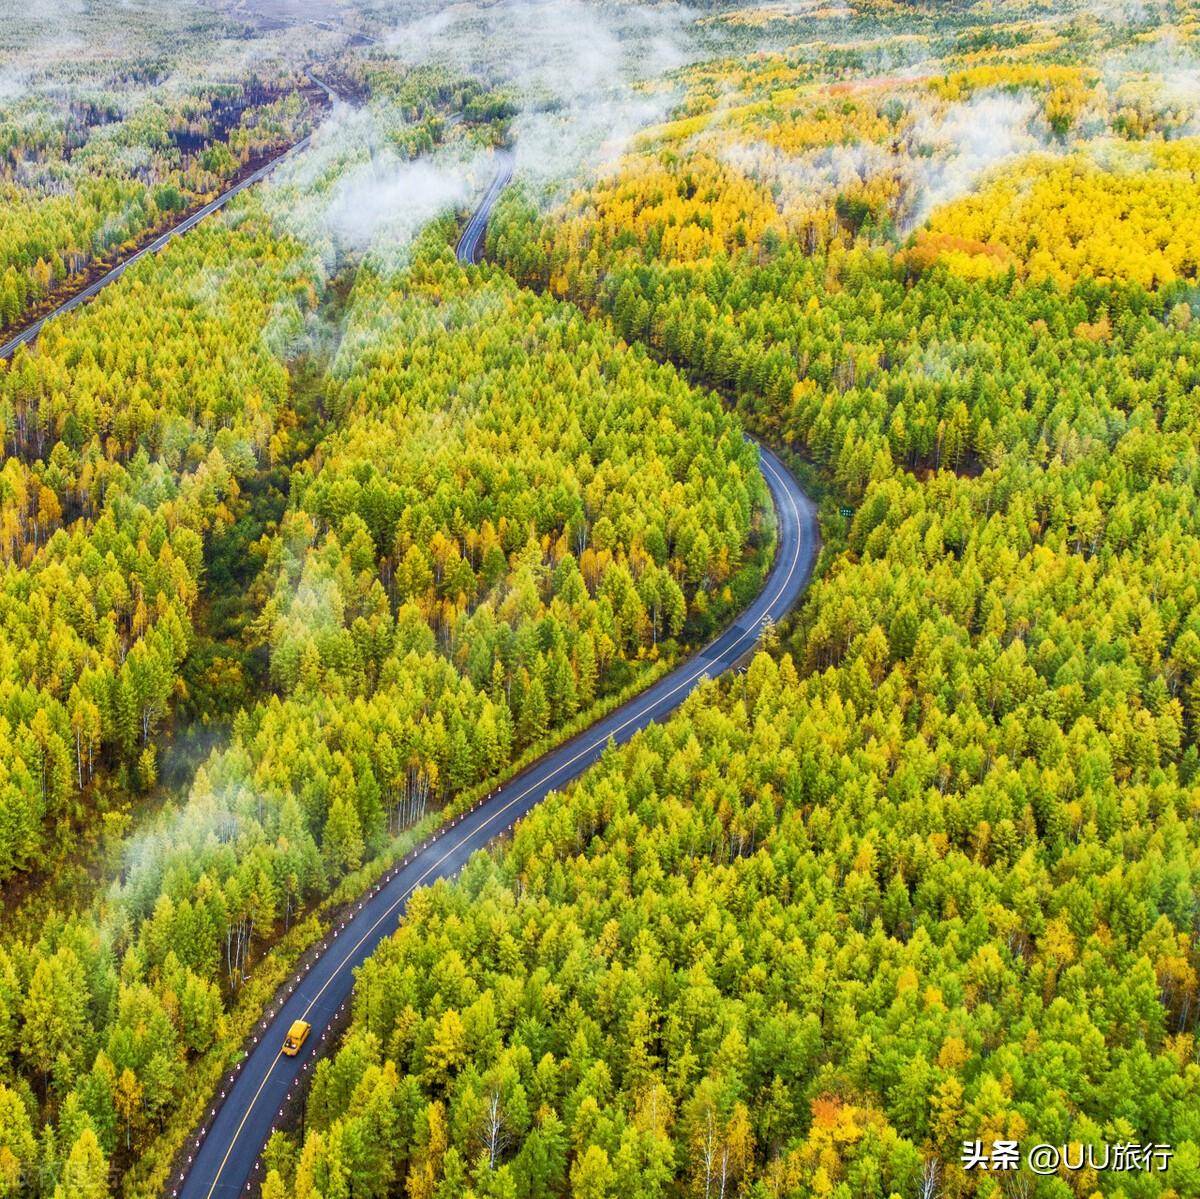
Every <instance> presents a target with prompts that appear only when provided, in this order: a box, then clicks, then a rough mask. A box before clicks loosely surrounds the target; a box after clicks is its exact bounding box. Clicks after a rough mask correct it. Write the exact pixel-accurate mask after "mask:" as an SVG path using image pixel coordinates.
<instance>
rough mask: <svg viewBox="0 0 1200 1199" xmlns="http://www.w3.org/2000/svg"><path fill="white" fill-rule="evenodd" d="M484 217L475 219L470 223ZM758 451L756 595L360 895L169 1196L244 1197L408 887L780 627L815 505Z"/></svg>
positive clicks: (471, 237) (444, 871)
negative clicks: (763, 559)
mask: <svg viewBox="0 0 1200 1199" xmlns="http://www.w3.org/2000/svg"><path fill="white" fill-rule="evenodd" d="M509 174H511V168H510V167H509V166H508V164H507V163H506V164H504V165H502V166H501V168H500V172H499V173H498V174H497V177H496V179H495V180H493V182H492V185H491V186H490V187H489V188H488V191H487V193H486V195H485V197H484V199H483V201H482V202H481V204H480V207H479V210H478V211H477V212H476V213H475V215H474V216H473V217H472V219H471V221H470V222H469V224H468V225H467V228H466V230H465V231H464V233H463V236H462V239H461V240H460V241H459V243H458V250H457V253H458V256H459V258H460V260H462V261H464V262H475V261H477V260H478V255H479V248H480V246H481V244H482V240H483V234H484V231H485V228H486V225H487V215H488V212H490V210H491V207H492V205H493V204H494V203H495V200H496V197H497V196H498V195H499V193H500V190H501V189H502V188H503V186H504V183H505V182H507V179H508V175H509ZM481 214H482V219H477V218H480V217H481ZM759 455H760V457H759V462H760V465H761V468H762V472H763V476H764V478H765V479H766V482H767V486H768V487H769V489H770V492H771V498H772V500H773V502H774V507H775V514H776V525H777V538H776V552H775V561H774V563H773V565H772V567H771V571H770V573H769V575H768V576H767V580H766V583H765V585H764V586H763V588H762V590H761V591H760V592H759V594H758V597H757V598H756V599H755V600H754V602H753V603H751V604H750V606H749V607H748V608H747V609H746V610H745V611H744V612H743V613H742V614H741V616H740V617H739V618H738V620H737V621H736V622H735V623H734V624H733V625H732V626H730V627H729V628H727V629H726V630H725V631H724V632H722V633H721V634H720V635H719V636H718V637H716V638H715V639H714V640H713V641H711V642H710V643H709V644H708V645H707V646H706V647H705V648H704V649H702V650H701V651H700V652H699V653H697V654H695V655H694V656H692V657H691V658H689V659H688V660H687V661H686V662H684V663H683V664H682V665H681V666H678V667H677V668H676V669H675V670H673V671H671V673H670V674H668V675H665V676H664V677H663V678H661V679H660V680H659V681H658V682H656V683H655V684H653V685H652V686H651V687H649V688H648V689H647V690H646V691H644V692H642V693H641V694H640V695H638V696H636V697H635V698H633V699H631V700H629V701H628V702H627V703H625V704H624V705H622V706H621V707H620V708H617V709H616V710H615V711H613V712H611V713H609V715H607V716H605V717H603V718H602V719H600V720H598V721H597V722H596V723H595V724H593V725H592V726H591V727H590V728H588V729H586V730H585V731H584V732H582V733H579V734H577V735H576V736H574V737H572V738H571V739H570V740H569V741H567V742H565V743H564V744H563V745H561V746H560V747H559V748H558V749H556V750H554V751H552V752H551V753H549V754H547V755H546V756H545V757H543V758H541V759H540V760H539V761H537V762H535V763H534V764H533V765H532V766H530V767H528V768H527V769H526V770H524V771H522V772H521V773H520V774H518V775H517V776H516V777H515V778H513V779H512V780H511V781H510V782H508V783H506V784H505V785H504V786H502V787H501V788H500V789H499V790H497V791H496V792H494V793H493V794H492V795H491V796H489V797H488V798H487V799H485V800H483V801H482V802H481V803H480V804H479V805H478V806H477V807H475V808H474V809H473V810H472V811H470V812H468V813H466V814H465V815H463V816H460V817H458V818H456V819H455V820H453V821H452V822H451V823H450V824H448V825H446V826H445V827H444V828H442V829H440V830H439V831H438V832H437V833H436V834H435V835H434V836H433V837H432V838H431V839H430V840H429V841H427V842H426V843H425V844H424V845H422V846H421V847H420V848H419V849H418V850H417V852H415V853H414V854H411V855H410V856H409V858H408V859H406V860H405V862H404V863H403V864H402V865H401V866H399V867H397V868H395V869H394V870H392V871H391V872H390V873H389V874H388V875H387V876H386V877H385V878H384V879H383V881H382V882H381V883H380V884H379V885H378V886H377V887H375V888H373V889H372V890H371V891H370V892H369V893H368V895H366V896H365V897H364V899H363V901H362V902H361V903H360V904H359V905H358V907H357V908H356V910H355V912H354V915H353V916H352V918H351V919H349V920H348V921H347V922H346V923H345V924H344V925H342V926H341V927H339V928H338V929H337V931H336V932H334V933H333V934H332V935H331V936H330V937H328V938H327V940H326V943H325V945H324V947H323V950H322V953H321V954H320V956H319V957H317V958H316V960H315V961H314V962H313V964H312V965H311V966H310V967H309V969H308V970H307V972H306V973H305V974H304V976H303V977H302V978H301V979H300V980H299V981H298V982H297V983H296V984H295V986H294V988H293V989H292V990H291V991H290V992H289V994H288V996H287V998H286V999H285V1000H284V1002H283V1004H282V1006H280V1007H279V1008H278V1009H275V1010H274V1011H272V1012H271V1013H269V1015H268V1017H267V1018H266V1019H265V1020H264V1022H263V1024H262V1025H261V1026H260V1028H259V1030H258V1035H257V1040H256V1042H255V1044H254V1047H253V1049H252V1051H251V1052H250V1054H249V1056H248V1057H247V1058H246V1059H244V1061H243V1062H242V1064H241V1066H240V1067H239V1068H238V1070H237V1071H236V1072H235V1073H234V1074H233V1075H231V1076H230V1077H229V1078H228V1079H227V1081H226V1084H225V1086H224V1089H223V1090H222V1093H221V1102H220V1104H219V1106H218V1107H216V1108H215V1114H213V1113H210V1118H211V1123H210V1124H208V1126H207V1128H206V1129H205V1130H204V1131H203V1132H202V1133H201V1134H200V1135H199V1136H197V1137H196V1138H194V1139H193V1142H192V1144H191V1145H190V1146H189V1147H188V1153H189V1154H190V1157H189V1158H188V1165H187V1167H186V1170H185V1173H184V1174H183V1175H182V1176H180V1175H178V1174H177V1175H175V1177H174V1178H173V1179H172V1180H171V1183H170V1184H169V1186H168V1189H167V1193H168V1194H170V1195H177V1196H182V1197H183V1199H217V1197H224V1199H232V1197H233V1196H234V1195H241V1194H244V1193H245V1192H246V1189H247V1187H248V1186H249V1184H250V1179H251V1177H252V1175H253V1174H254V1171H255V1167H256V1164H257V1163H258V1160H259V1155H260V1153H261V1151H262V1148H263V1146H264V1145H265V1144H266V1141H267V1139H268V1138H269V1137H270V1135H271V1132H272V1130H273V1128H274V1126H275V1124H276V1121H277V1120H279V1118H280V1114H281V1111H282V1109H283V1107H284V1105H285V1104H287V1102H288V1100H289V1099H290V1098H291V1097H292V1096H293V1095H294V1094H296V1093H297V1089H298V1088H300V1087H304V1086H307V1085H308V1076H309V1073H310V1072H311V1069H312V1065H313V1061H314V1059H315V1057H316V1055H317V1054H318V1053H319V1052H320V1050H321V1048H322V1045H321V1043H322V1041H324V1040H326V1036H327V1031H326V1030H328V1028H329V1026H330V1024H331V1022H332V1021H333V1020H334V1018H335V1017H336V1016H337V1015H338V1013H339V1012H340V1011H341V1010H342V1009H343V1008H344V1006H345V1004H346V1002H347V1000H348V999H349V996H350V992H351V989H352V987H353V985H354V972H355V970H356V969H357V968H358V967H359V966H360V965H362V963H363V962H364V961H366V959H367V958H368V957H370V956H371V954H372V953H373V952H374V951H375V948H376V947H377V946H378V945H379V943H380V942H381V941H382V940H383V939H384V938H385V937H388V936H390V935H391V933H392V932H394V931H395V928H396V926H397V924H398V922H399V920H400V919H401V918H402V917H403V915H404V912H405V909H406V907H407V905H408V900H409V897H410V896H411V895H412V893H413V891H415V890H416V889H417V888H418V887H422V886H427V885H429V884H430V883H433V882H435V881H436V880H438V879H441V878H447V877H449V876H451V875H454V874H456V873H457V872H458V871H459V870H461V869H462V867H463V866H464V865H465V863H466V862H467V860H468V858H470V856H471V855H472V854H473V853H475V852H476V851H477V850H480V849H482V848H484V847H485V846H486V845H487V844H488V843H489V842H490V841H492V839H493V838H495V837H496V836H497V835H499V834H500V833H502V832H504V831H505V830H506V829H509V828H511V827H512V825H513V824H514V823H515V822H516V821H518V820H520V818H521V817H522V816H524V815H525V814H526V813H527V812H528V811H529V810H530V809H531V808H533V807H535V806H536V805H537V804H538V803H540V802H541V801H542V800H543V799H544V798H545V797H546V795H547V794H549V793H550V792H551V791H556V790H561V789H562V788H563V787H564V786H566V784H568V783H569V782H571V781H572V780H573V779H575V778H577V777H578V776H579V775H580V774H582V773H583V771H585V770H586V769H587V768H588V767H589V766H591V765H592V764H593V763H594V762H596V760H597V759H598V758H599V757H600V755H601V754H602V753H603V752H604V749H605V747H606V746H607V745H608V744H609V743H610V742H614V743H616V744H618V745H620V744H623V743H624V742H626V741H628V740H629V739H630V738H631V737H632V736H633V735H634V734H635V733H636V732H638V731H639V730H640V729H643V728H645V727H646V726H647V725H648V724H650V723H651V722H652V721H657V720H662V719H663V718H664V717H666V716H668V715H669V714H670V713H671V712H672V711H674V710H675V709H676V708H677V707H678V706H679V705H680V704H681V703H682V702H683V700H684V699H685V698H686V697H687V696H688V695H690V694H691V692H692V691H693V690H695V688H696V687H697V686H698V685H699V683H700V682H701V680H703V679H704V678H706V677H712V676H715V675H719V674H721V673H722V672H724V671H726V670H728V669H730V668H731V667H732V666H734V665H735V664H736V663H737V662H739V661H740V660H741V659H742V658H744V657H745V656H746V654H747V653H749V652H750V651H751V650H752V649H753V648H754V645H755V643H756V642H757V640H758V637H759V633H760V631H761V629H762V626H763V623H764V621H767V620H778V619H779V618H780V617H782V616H784V615H785V614H786V613H787V612H788V611H789V609H790V608H791V607H792V605H793V604H794V603H795V602H796V600H797V599H798V598H799V596H800V594H801V592H802V591H803V590H804V588H805V586H806V585H807V583H808V579H809V576H810V575H811V573H812V568H813V563H814V561H815V559H816V552H817V544H818V538H817V518H816V508H815V505H814V504H813V503H812V501H811V500H810V499H809V498H808V497H807V496H806V495H805V494H804V492H803V491H801V489H800V485H799V484H798V483H797V482H796V480H795V478H794V477H793V476H792V474H791V473H790V472H789V471H788V469H787V468H786V467H785V466H784V465H783V464H782V463H781V462H780V461H779V459H778V458H777V457H776V456H775V455H774V454H773V453H771V451H770V450H768V449H766V448H765V447H763V446H760V447H759ZM298 1019H303V1020H307V1021H309V1023H311V1024H312V1026H313V1034H312V1036H311V1037H310V1039H309V1042H308V1044H307V1045H306V1046H305V1047H304V1049H303V1050H302V1051H301V1053H300V1054H299V1055H298V1056H297V1057H285V1056H283V1054H282V1053H281V1052H280V1046H281V1045H282V1044H283V1038H284V1035H285V1034H286V1032H287V1030H288V1028H289V1026H290V1025H291V1023H292V1021H293V1020H298Z"/></svg>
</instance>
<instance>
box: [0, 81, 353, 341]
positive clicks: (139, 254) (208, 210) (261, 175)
mask: <svg viewBox="0 0 1200 1199" xmlns="http://www.w3.org/2000/svg"><path fill="white" fill-rule="evenodd" d="M310 78H311V79H312V81H313V82H314V83H315V84H316V85H317V86H318V87H319V88H321V89H322V91H324V92H325V94H326V95H327V96H328V97H329V98H330V100H333V101H336V100H337V99H338V95H337V93H336V92H335V91H334V90H333V88H331V87H330V86H329V85H328V84H327V83H324V82H322V81H321V80H320V79H318V78H317V77H316V76H315V75H313V76H310ZM311 141H312V134H311V133H310V134H309V135H308V136H307V137H302V138H301V139H300V140H299V141H298V142H295V143H294V144H293V145H291V146H289V147H288V148H287V149H286V150H281V151H280V152H279V153H278V154H277V155H275V157H274V158H272V159H270V161H268V162H264V163H263V165H262V166H260V167H259V168H258V169H257V170H255V171H252V172H251V173H250V174H249V175H247V176H246V177H245V179H242V180H241V181H240V182H238V183H235V184H234V185H233V186H232V187H231V188H229V190H228V191H224V192H222V193H221V194H220V195H219V196H217V198H216V199H215V200H210V201H209V202H208V203H207V204H205V205H204V207H203V208H198V209H196V211H195V212H193V213H192V214H191V215H190V216H187V217H185V218H184V219H183V220H182V221H180V222H179V224H178V225H173V226H172V227H171V228H170V229H168V230H167V231H166V232H165V233H163V234H161V235H160V236H158V237H156V238H155V239H154V240H153V241H152V242H148V243H147V244H146V245H144V246H143V247H142V248H141V249H140V250H137V251H135V252H134V253H132V254H130V255H129V257H128V258H126V259H123V260H122V261H121V262H119V263H118V264H117V265H116V266H114V267H113V268H112V270H111V271H109V272H108V273H107V274H104V275H101V276H100V278H99V279H97V280H95V282H93V283H89V284H88V286H87V287H84V288H82V289H81V290H79V291H77V292H76V293H75V294H74V295H73V296H72V297H71V298H70V299H69V300H65V301H64V302H63V303H61V304H60V305H59V306H58V307H57V308H54V309H52V310H51V311H50V312H48V313H46V315H45V316H43V317H41V318H39V319H38V320H36V321H34V322H33V323H32V324H30V325H27V326H26V327H25V328H24V329H22V330H21V332H20V333H18V334H17V335H16V336H15V337H12V338H10V339H9V340H8V341H6V342H5V343H4V344H3V345H0V358H11V357H12V356H13V355H14V354H15V353H16V352H17V349H18V348H19V347H20V346H23V345H28V343H29V342H31V341H33V340H34V339H35V338H36V337H37V335H38V334H39V333H40V332H41V331H42V326H43V325H45V323H46V322H47V321H52V320H54V319H55V318H57V317H60V316H62V315H63V314H64V313H67V312H70V311H71V309H73V308H78V307H79V305H80V304H85V303H87V301H88V300H90V299H91V298H92V297H93V296H95V295H97V294H98V293H99V292H101V291H103V290H104V288H106V287H107V286H108V285H109V284H110V283H115V282H116V281H117V280H118V279H119V278H120V277H121V276H122V275H123V274H124V273H125V271H126V270H127V269H128V268H129V267H131V266H132V265H133V264H134V263H135V262H137V261H138V259H139V258H144V257H145V256H146V255H147V254H157V253H158V251H159V250H161V249H162V248H163V247H164V246H166V245H167V244H168V243H170V242H171V241H173V240H174V239H175V238H177V237H179V236H180V235H182V234H184V233H186V232H187V231H188V230H189V229H192V228H194V227H195V226H196V225H198V224H199V223H200V222H201V221H202V220H204V218H205V217H206V216H211V215H212V214H213V213H214V212H216V211H217V210H218V209H219V208H224V207H225V205H226V204H228V203H229V201H230V200H232V199H233V198H234V196H236V195H239V194H240V193H241V192H244V191H245V190H246V188H248V187H253V186H254V185H255V184H256V183H258V182H260V181H261V180H263V179H265V178H266V177H267V176H268V175H269V174H270V173H271V172H272V171H273V170H274V169H275V168H276V167H277V166H278V165H279V164H280V163H281V162H283V161H284V159H286V158H289V157H291V156H292V155H293V154H299V153H300V152H301V151H302V150H303V149H304V148H305V147H306V146H307V145H308V144H309V142H311Z"/></svg>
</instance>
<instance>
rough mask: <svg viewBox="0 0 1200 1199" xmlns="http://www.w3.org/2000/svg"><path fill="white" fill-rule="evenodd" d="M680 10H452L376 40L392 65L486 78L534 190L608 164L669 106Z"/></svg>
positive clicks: (683, 18)
mask: <svg viewBox="0 0 1200 1199" xmlns="http://www.w3.org/2000/svg"><path fill="white" fill-rule="evenodd" d="M692 18H693V14H692V13H691V11H690V10H688V9H686V8H683V7H678V6H672V7H670V8H649V7H642V6H635V5H631V6H615V5H614V6H606V7H602V6H600V5H598V4H594V3H587V2H585V0H500V2H499V3H496V4H488V5H485V4H456V5H454V6H453V7H451V8H446V9H442V10H440V11H438V12H436V13H432V14H427V15H422V16H418V17H416V18H415V19H410V20H401V21H400V22H399V23H398V24H397V25H396V27H395V28H394V29H393V30H392V31H391V33H390V34H388V36H387V37H386V38H385V39H384V44H385V46H386V47H387V49H388V50H389V51H390V52H391V53H393V54H395V55H396V56H397V57H398V58H399V59H400V60H401V61H402V62H407V63H412V64H420V63H429V62H437V63H441V64H444V65H446V66H449V67H452V68H455V69H457V70H459V71H462V72H464V73H468V74H471V75H475V76H477V77H480V78H483V79H486V80H487V81H488V82H489V83H490V84H491V85H492V86H493V87H497V88H499V89H502V90H503V91H504V92H505V94H507V95H509V96H510V97H511V98H512V99H513V101H514V102H515V104H516V105H517V107H518V109H519V112H518V115H517V116H516V117H515V118H514V120H513V123H512V132H513V140H514V143H515V155H516V169H517V171H518V173H519V174H521V175H522V176H523V177H524V178H526V179H527V180H530V181H532V182H533V183H534V184H535V185H538V186H550V185H553V184H554V183H557V182H560V181H567V180H571V179H573V178H574V177H575V176H576V175H577V174H578V173H579V171H580V170H581V169H583V168H584V167H594V166H596V165H598V164H600V163H603V162H605V161H608V160H611V159H613V158H615V157H617V156H618V155H619V154H620V153H621V152H622V151H623V150H624V149H625V147H626V145H627V144H628V142H629V139H630V138H631V137H632V136H633V135H634V134H635V133H636V132H637V131H638V130H639V129H641V128H644V127H645V126H646V125H648V124H653V123H655V122H657V121H660V120H662V119H663V117H664V116H665V115H666V113H667V112H668V110H669V108H670V106H671V104H672V103H673V101H674V99H675V98H676V95H677V93H676V91H675V89H673V88H671V87H669V86H663V84H662V80H663V77H664V76H665V75H668V74H669V72H671V71H673V70H675V69H676V68H678V67H680V66H682V65H683V64H684V63H686V62H687V61H688V60H689V55H690V45H691V29H690V25H691V21H692Z"/></svg>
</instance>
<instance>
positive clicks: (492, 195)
mask: <svg viewBox="0 0 1200 1199" xmlns="http://www.w3.org/2000/svg"><path fill="white" fill-rule="evenodd" d="M512 173H513V164H512V156H511V155H510V154H508V153H506V152H504V151H500V152H499V164H498V166H497V168H496V174H495V176H494V177H493V179H492V181H491V183H490V184H488V189H487V191H486V192H484V195H483V199H482V200H480V201H479V207H478V208H476V209H475V211H474V212H473V213H472V214H471V219H470V220H469V221H468V222H467V226H466V228H465V229H464V230H463V231H462V236H461V237H460V238H459V239H458V245H457V246H455V247H454V253H455V255H456V256H457V258H458V261H459V262H462V263H466V264H467V265H468V266H474V265H476V264H477V263H478V262H479V261H480V260H481V259H482V258H483V240H484V238H485V237H486V236H487V225H488V218H489V217H490V216H491V215H492V209H493V207H495V204H496V201H497V200H498V199H499V198H500V193H501V192H502V191H503V190H504V189H505V188H506V187H507V186H508V184H509V180H511V179H512Z"/></svg>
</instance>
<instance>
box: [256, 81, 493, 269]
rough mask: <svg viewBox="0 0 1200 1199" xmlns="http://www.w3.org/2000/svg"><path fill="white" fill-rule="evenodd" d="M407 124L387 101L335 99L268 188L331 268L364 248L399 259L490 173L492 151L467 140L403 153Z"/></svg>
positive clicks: (290, 225) (276, 213)
mask: <svg viewBox="0 0 1200 1199" xmlns="http://www.w3.org/2000/svg"><path fill="white" fill-rule="evenodd" d="M404 125H405V118H404V117H403V116H402V115H401V114H400V113H399V112H398V111H397V110H394V109H392V108H390V107H388V106H387V105H379V104H367V105H364V106H362V107H358V108H355V107H352V106H351V105H349V104H338V105H336V106H335V108H334V110H333V112H332V114H331V115H330V116H329V117H328V118H327V119H326V120H325V121H324V122H323V123H322V125H321V126H320V127H319V128H318V129H317V130H316V132H315V134H314V135H313V140H312V142H311V144H310V146H309V148H308V149H307V150H306V151H305V152H304V153H303V154H301V155H298V156H296V157H295V158H293V159H291V160H289V161H288V162H287V163H286V164H284V165H283V166H282V167H280V169H279V170H278V171H277V172H276V173H275V174H274V175H272V177H271V179H270V181H269V182H268V183H267V185H266V186H265V187H264V188H263V199H264V203H265V204H266V205H267V208H268V210H269V211H270V212H271V213H272V215H273V217H274V219H275V220H276V222H277V224H278V225H279V226H280V227H281V228H282V229H284V230H286V231H287V232H288V233H290V234H291V235H292V236H294V237H296V238H298V239H299V240H301V241H303V242H305V243H306V244H308V245H310V246H312V247H314V248H315V249H316V250H317V252H318V253H319V254H320V255H321V257H322V259H323V261H324V263H325V266H326V268H327V269H330V270H332V269H334V268H335V267H336V265H337V263H338V262H339V261H341V260H342V259H343V258H344V257H345V256H346V255H347V254H363V253H367V252H370V253H373V254H375V255H376V257H377V258H381V259H382V262H383V265H385V266H390V265H399V264H400V263H401V262H402V261H403V259H404V254H405V251H406V250H407V249H408V247H409V246H410V245H411V242H412V240H413V238H414V237H415V236H416V234H417V233H418V232H419V231H420V230H421V228H422V227H423V226H424V225H426V224H428V222H429V221H431V220H434V219H435V218H437V217H438V216H440V215H442V214H443V213H445V212H447V211H450V210H453V209H456V208H461V207H467V206H469V205H470V204H471V202H472V201H473V200H474V198H475V196H476V194H477V192H478V190H479V188H480V187H481V185H482V181H483V180H485V179H487V178H488V176H489V175H490V173H491V155H490V153H488V152H487V151H484V150H482V149H481V148H479V147H476V146H471V145H467V144H465V143H462V142H452V143H450V144H448V145H446V146H443V147H440V148H439V149H438V150H436V151H434V152H433V153H432V154H430V155H425V156H423V157H421V158H418V159H409V158H405V157H403V156H402V155H401V154H400V153H398V152H397V150H396V148H395V142H394V138H395V135H396V134H397V133H398V132H399V131H400V130H402V129H403V127H404Z"/></svg>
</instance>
